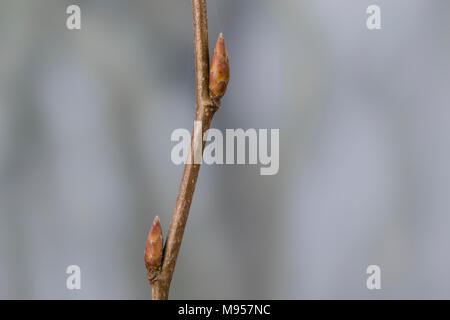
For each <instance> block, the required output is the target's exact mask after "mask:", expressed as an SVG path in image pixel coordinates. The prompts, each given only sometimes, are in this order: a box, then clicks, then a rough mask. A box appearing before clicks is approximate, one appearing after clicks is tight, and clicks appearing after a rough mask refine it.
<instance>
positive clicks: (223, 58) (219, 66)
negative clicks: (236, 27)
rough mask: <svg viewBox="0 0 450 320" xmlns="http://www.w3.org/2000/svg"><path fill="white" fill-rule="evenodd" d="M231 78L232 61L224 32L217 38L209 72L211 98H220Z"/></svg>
mask: <svg viewBox="0 0 450 320" xmlns="http://www.w3.org/2000/svg"><path fill="white" fill-rule="evenodd" d="M229 80H230V62H229V60H228V52H227V48H226V46H225V40H224V39H223V35H222V33H221V34H220V35H219V38H218V39H217V43H216V47H215V49H214V55H213V57H212V61H211V68H210V73H209V93H210V96H211V98H213V99H220V98H222V97H223V96H224V94H225V91H226V90H227V86H228V81H229Z"/></svg>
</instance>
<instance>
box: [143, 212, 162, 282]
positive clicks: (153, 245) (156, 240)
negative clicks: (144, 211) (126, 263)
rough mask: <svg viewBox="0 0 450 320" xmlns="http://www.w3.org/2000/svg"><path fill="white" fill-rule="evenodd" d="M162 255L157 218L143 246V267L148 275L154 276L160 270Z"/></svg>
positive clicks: (160, 234)
mask: <svg viewBox="0 0 450 320" xmlns="http://www.w3.org/2000/svg"><path fill="white" fill-rule="evenodd" d="M162 254H163V236H162V229H161V224H160V222H159V217H158V216H156V218H155V220H154V221H153V224H152V227H151V228H150V232H149V233H148V238H147V245H146V246H145V266H146V267H147V270H148V272H149V273H152V274H155V273H156V272H158V271H159V270H160V269H161V261H162Z"/></svg>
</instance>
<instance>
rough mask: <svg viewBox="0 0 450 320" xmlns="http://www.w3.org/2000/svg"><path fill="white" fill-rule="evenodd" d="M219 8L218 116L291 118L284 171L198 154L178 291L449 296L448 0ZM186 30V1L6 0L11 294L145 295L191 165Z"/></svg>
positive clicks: (281, 122)
mask: <svg viewBox="0 0 450 320" xmlns="http://www.w3.org/2000/svg"><path fill="white" fill-rule="evenodd" d="M70 4H78V5H80V6H81V10H82V30H81V31H69V30H67V28H66V19H67V14H66V8H67V6H68V5H70ZM371 4H377V5H379V6H380V7H381V18H382V29H381V30H378V31H369V30H368V29H367V28H366V19H367V16H368V15H367V14H366V8H367V7H368V6H369V5H371ZM208 9H209V27H210V46H211V51H212V47H213V44H214V43H215V40H216V37H217V35H218V34H219V32H223V33H224V35H225V39H226V43H227V46H228V52H229V55H230V62H231V82H230V85H229V89H228V92H227V95H226V96H225V98H224V100H223V104H222V108H221V109H220V111H219V112H218V113H217V115H216V117H215V119H214V123H213V127H215V128H219V129H222V130H224V129H226V128H244V129H248V128H279V129H280V171H279V173H278V175H275V176H260V175H259V166H255V165H251V166H250V165H221V166H220V165H215V166H203V167H202V169H201V172H200V177H199V183H198V186H197V190H196V193H195V197H194V201H193V204H192V208H191V214H190V217H189V221H188V226H187V230H186V233H185V237H184V241H183V245H182V248H181V253H180V257H179V260H178V263H177V268H176V271H175V275H174V279H173V283H172V290H171V298H178V299H180V298H191V299H198V298H213V299H215V298H224V299H228V298H236V299H241V298H249V299H259V298H264V299H271V298H276V299H301V298H344V299H346V298H362V299H379V298H386V299H390V298H405V299H409V298H447V299H449V298H450V275H449V270H450V232H449V229H450V195H449V190H450V126H449V124H448V123H449V118H450V109H449V107H450V90H449V84H450V81H449V79H450V64H449V54H450V1H448V0H433V1H427V0H397V1H387V0H371V1H366V0H345V1H333V0H302V1H300V0H282V1H273V0H246V1H240V0H227V1H224V0H222V1H220V0H209V1H208ZM192 39H193V34H192V12H191V2H190V1H188V0H183V1H181V0H130V1H125V0H89V1H87V0H86V1H75V0H73V1H61V0H27V1H24V0H0V298H7V299H14V298H22V299H50V298H58V299H82V298H83V299H122V298H123V299H148V298H149V296H150V290H149V286H148V283H147V280H146V270H145V266H144V260H143V252H144V246H145V240H146V237H147V232H148V229H149V227H150V225H151V223H152V221H153V218H154V216H155V215H159V216H160V217H161V221H162V225H163V230H164V232H165V233H166V232H167V228H168V225H169V221H170V217H171V214H172V210H173V207H174V204H175V199H176V194H177V191H178V187H179V182H180V178H181V173H182V170H183V168H182V166H175V165H174V164H173V163H172V162H171V160H170V153H171V149H172V147H173V146H174V145H175V143H173V142H171V141H170V135H171V133H172V131H173V130H174V129H177V128H187V129H189V130H191V128H192V126H193V117H194V108H195V101H194V96H195V92H194V53H193V43H192ZM71 264H76V265H79V266H80V267H81V270H82V290H80V291H77V290H73V291H69V290H67V289H66V278H67V276H68V275H67V274H66V273H65V272H66V268H67V266H69V265H71ZM371 264H377V265H379V266H380V267H381V270H382V290H378V291H377V290H373V291H369V290H367V288H366V279H367V277H368V275H367V274H366V268H367V266H368V265H371Z"/></svg>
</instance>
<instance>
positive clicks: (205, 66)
mask: <svg viewBox="0 0 450 320" xmlns="http://www.w3.org/2000/svg"><path fill="white" fill-rule="evenodd" d="M192 9H193V19H194V46H195V66H196V67H195V69H196V70H195V74H196V93H197V106H196V116H195V119H196V121H201V122H202V135H201V136H199V135H195V134H194V132H193V134H192V139H191V153H190V161H188V162H187V163H186V165H185V167H184V172H183V176H182V179H181V185H180V189H179V192H178V197H177V201H176V204H175V209H174V211H173V216H172V220H171V223H170V227H169V232H168V235H167V240H166V244H165V247H164V256H163V262H162V268H161V272H160V274H159V275H158V276H157V277H155V278H154V279H152V280H150V284H151V287H152V299H153V300H165V299H168V297H169V289H170V283H171V281H172V276H173V272H174V269H175V264H176V261H177V257H178V253H179V251H180V247H181V241H182V239H183V234H184V230H185V227H186V222H187V219H188V216H189V209H190V207H191V203H192V197H193V195H194V191H195V186H196V184H197V178H198V173H199V170H200V164H195V163H194V149H195V148H194V146H200V145H201V148H202V149H201V154H203V150H204V148H205V141H203V135H204V133H205V132H206V131H207V130H208V129H209V128H210V126H211V122H212V119H213V116H214V114H215V112H216V111H217V109H218V108H219V102H218V101H216V100H212V99H211V98H210V95H209V88H208V86H209V73H210V70H209V48H208V21H207V11H206V0H192ZM198 139H201V141H198Z"/></svg>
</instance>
